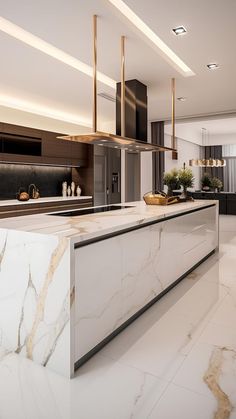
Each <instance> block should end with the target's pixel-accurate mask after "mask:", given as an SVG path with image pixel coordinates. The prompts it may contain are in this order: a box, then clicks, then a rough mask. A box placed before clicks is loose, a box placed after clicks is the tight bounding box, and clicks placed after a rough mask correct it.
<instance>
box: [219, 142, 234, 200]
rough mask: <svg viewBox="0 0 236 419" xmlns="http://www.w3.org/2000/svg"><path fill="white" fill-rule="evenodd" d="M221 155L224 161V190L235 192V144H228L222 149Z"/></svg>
mask: <svg viewBox="0 0 236 419" xmlns="http://www.w3.org/2000/svg"><path fill="white" fill-rule="evenodd" d="M222 155H223V158H224V159H225V160H226V166H225V167H224V190H225V191H227V192H236V144H228V145H224V146H223V147H222Z"/></svg>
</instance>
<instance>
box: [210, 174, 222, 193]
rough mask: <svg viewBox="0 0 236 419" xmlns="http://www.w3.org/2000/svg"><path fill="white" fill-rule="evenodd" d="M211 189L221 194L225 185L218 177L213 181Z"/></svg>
mask: <svg viewBox="0 0 236 419" xmlns="http://www.w3.org/2000/svg"><path fill="white" fill-rule="evenodd" d="M211 187H212V188H213V189H214V191H215V192H219V191H220V190H221V189H222V187H223V183H222V182H221V180H220V179H219V178H218V177H213V178H212V180H211Z"/></svg>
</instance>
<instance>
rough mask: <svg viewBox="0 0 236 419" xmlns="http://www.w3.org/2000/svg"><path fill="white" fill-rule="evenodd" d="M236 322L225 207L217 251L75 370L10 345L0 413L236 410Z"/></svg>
mask: <svg viewBox="0 0 236 419" xmlns="http://www.w3.org/2000/svg"><path fill="white" fill-rule="evenodd" d="M235 324H236V216H235V217H234V216H221V218H220V252H219V254H217V255H214V256H212V257H211V258H210V259H208V261H206V262H205V263H204V264H202V265H201V266H200V267H199V268H198V269H197V270H196V271H194V272H193V273H192V274H190V275H189V276H188V277H187V278H186V279H184V280H183V281H182V282H181V283H180V284H179V285H178V286H177V287H175V288H174V289H173V290H172V291H171V292H169V293H168V294H167V295H166V296H165V297H163V298H162V299H161V300H160V301H159V302H158V303H156V304H155V305H154V306H153V307H152V308H151V309H150V310H148V311H147V312H146V313H145V314H144V315H143V316H142V317H140V318H139V319H138V320H137V321H136V322H134V323H133V324H132V325H131V326H129V327H128V328H127V329H126V330H125V331H124V332H123V333H121V334H120V335H119V336H117V337H116V338H115V339H114V340H113V341H112V342H111V343H110V344H109V345H107V346H106V347H105V348H104V349H103V350H102V351H101V352H100V353H99V354H97V355H96V356H94V357H93V359H91V360H90V361H89V362H88V363H87V364H86V365H84V366H83V367H82V368H81V369H80V370H79V371H78V372H77V375H76V378H75V379H73V380H71V381H69V380H66V379H64V378H62V377H60V376H58V375H56V374H53V373H50V372H48V371H46V370H45V369H44V368H42V367H39V366H36V365H34V364H33V363H31V362H30V361H27V360H25V359H22V358H20V357H19V356H18V355H15V354H10V355H6V356H2V357H1V362H0V418H1V419H146V418H149V419H211V418H212V419H213V418H217V419H227V418H230V419H235V418H236V327H235ZM207 373H208V380H207V379H206V377H207V376H206V374H207ZM204 377H205V380H204ZM205 381H207V383H208V385H207V384H206V382H205Z"/></svg>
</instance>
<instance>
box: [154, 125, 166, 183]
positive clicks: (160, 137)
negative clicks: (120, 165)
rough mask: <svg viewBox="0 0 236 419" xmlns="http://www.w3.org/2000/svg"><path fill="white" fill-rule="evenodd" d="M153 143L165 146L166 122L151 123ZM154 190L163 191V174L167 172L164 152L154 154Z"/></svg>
mask: <svg viewBox="0 0 236 419" xmlns="http://www.w3.org/2000/svg"><path fill="white" fill-rule="evenodd" d="M151 135H152V143H153V144H159V145H164V121H158V122H152V123H151ZM152 167H153V189H155V190H162V189H163V186H164V185H163V173H164V171H165V157H164V151H159V153H152Z"/></svg>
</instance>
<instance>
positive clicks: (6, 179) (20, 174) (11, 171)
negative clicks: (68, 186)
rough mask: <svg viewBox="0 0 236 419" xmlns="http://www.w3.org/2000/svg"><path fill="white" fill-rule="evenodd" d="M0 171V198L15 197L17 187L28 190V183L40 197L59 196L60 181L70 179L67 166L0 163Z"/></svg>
mask: <svg viewBox="0 0 236 419" xmlns="http://www.w3.org/2000/svg"><path fill="white" fill-rule="evenodd" d="M0 173H1V174H0V200H2V199H14V198H16V193H17V192H18V190H19V188H20V187H22V188H25V190H28V186H29V185H30V183H34V184H35V185H36V187H37V188H38V189H39V193H40V196H41V197H47V196H60V195H61V194H62V182H64V181H67V182H68V183H70V182H71V181H72V169H71V168H67V167H48V166H34V165H32V166H31V165H19V164H0Z"/></svg>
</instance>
